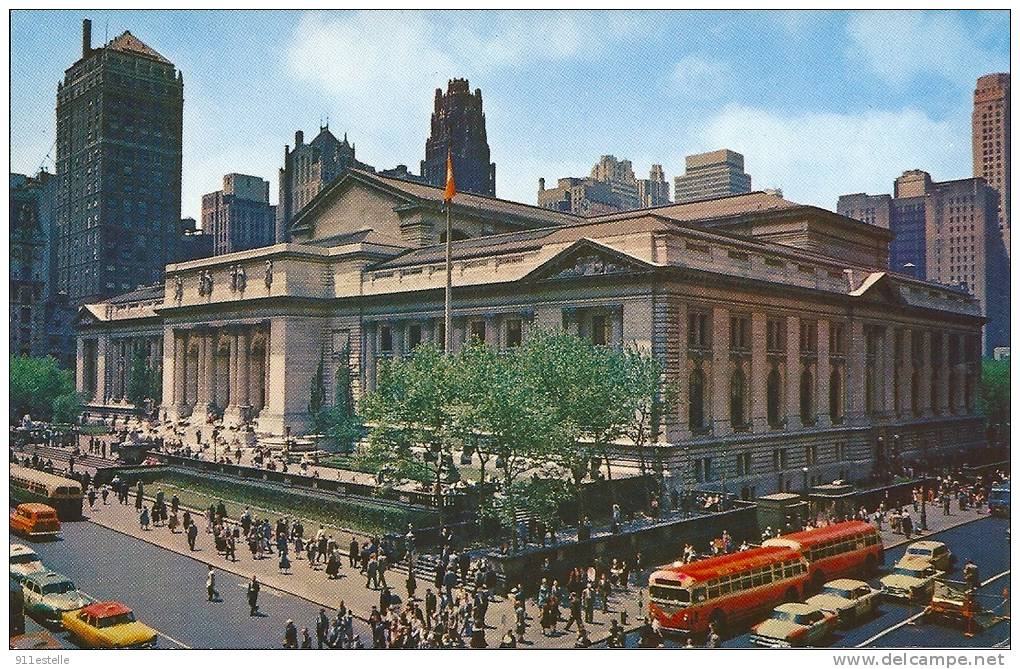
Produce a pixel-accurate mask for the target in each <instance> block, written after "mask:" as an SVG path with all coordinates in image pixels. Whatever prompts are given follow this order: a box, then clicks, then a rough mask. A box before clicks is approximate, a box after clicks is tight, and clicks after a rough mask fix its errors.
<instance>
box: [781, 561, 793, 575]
mask: <svg viewBox="0 0 1020 669" xmlns="http://www.w3.org/2000/svg"><path fill="white" fill-rule="evenodd" d="M793 569H794V567H793V563H792V562H787V563H785V564H784V565H783V577H784V578H792V577H793V574H794V571H793Z"/></svg>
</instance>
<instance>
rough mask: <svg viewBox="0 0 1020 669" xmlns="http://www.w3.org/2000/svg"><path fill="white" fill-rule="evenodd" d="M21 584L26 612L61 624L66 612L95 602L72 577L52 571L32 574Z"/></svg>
mask: <svg viewBox="0 0 1020 669" xmlns="http://www.w3.org/2000/svg"><path fill="white" fill-rule="evenodd" d="M21 585H22V596H23V597H24V600H25V613H27V614H29V615H30V616H32V617H33V618H36V619H38V620H41V621H43V622H47V623H51V624H60V622H61V621H62V619H63V617H64V613H66V612H68V611H74V610H76V609H80V608H82V607H83V606H88V605H89V604H91V603H92V602H93V600H92V598H91V597H89V596H88V595H86V594H84V593H82V592H79V590H78V588H76V587H75V586H74V583H72V582H71V579H69V578H67V577H66V576H64V575H63V574H58V573H56V572H52V571H39V572H36V573H34V574H30V575H29V576H27V577H26V578H25V581H24V583H22V584H21Z"/></svg>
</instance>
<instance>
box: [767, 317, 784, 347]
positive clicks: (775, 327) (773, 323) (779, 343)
mask: <svg viewBox="0 0 1020 669" xmlns="http://www.w3.org/2000/svg"><path fill="white" fill-rule="evenodd" d="M784 333H785V329H784V328H783V321H782V320H780V319H778V318H770V319H768V320H767V321H766V322H765V350H766V351H767V352H769V353H782V352H783V351H785V350H786V338H785V337H784Z"/></svg>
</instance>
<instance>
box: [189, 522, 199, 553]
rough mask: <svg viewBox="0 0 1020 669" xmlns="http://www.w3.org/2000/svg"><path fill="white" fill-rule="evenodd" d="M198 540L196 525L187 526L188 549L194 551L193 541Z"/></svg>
mask: <svg viewBox="0 0 1020 669" xmlns="http://www.w3.org/2000/svg"><path fill="white" fill-rule="evenodd" d="M196 539H198V525H197V524H195V523H192V524H191V525H189V526H188V548H190V549H191V550H195V540H196Z"/></svg>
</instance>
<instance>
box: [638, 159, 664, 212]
mask: <svg viewBox="0 0 1020 669" xmlns="http://www.w3.org/2000/svg"><path fill="white" fill-rule="evenodd" d="M637 189H638V200H640V201H641V207H642V208H644V207H658V206H660V205H664V204H669V182H668V181H666V173H665V172H663V171H662V165H658V164H655V165H652V169H651V170H649V171H648V178H647V179H638V180H637Z"/></svg>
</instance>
